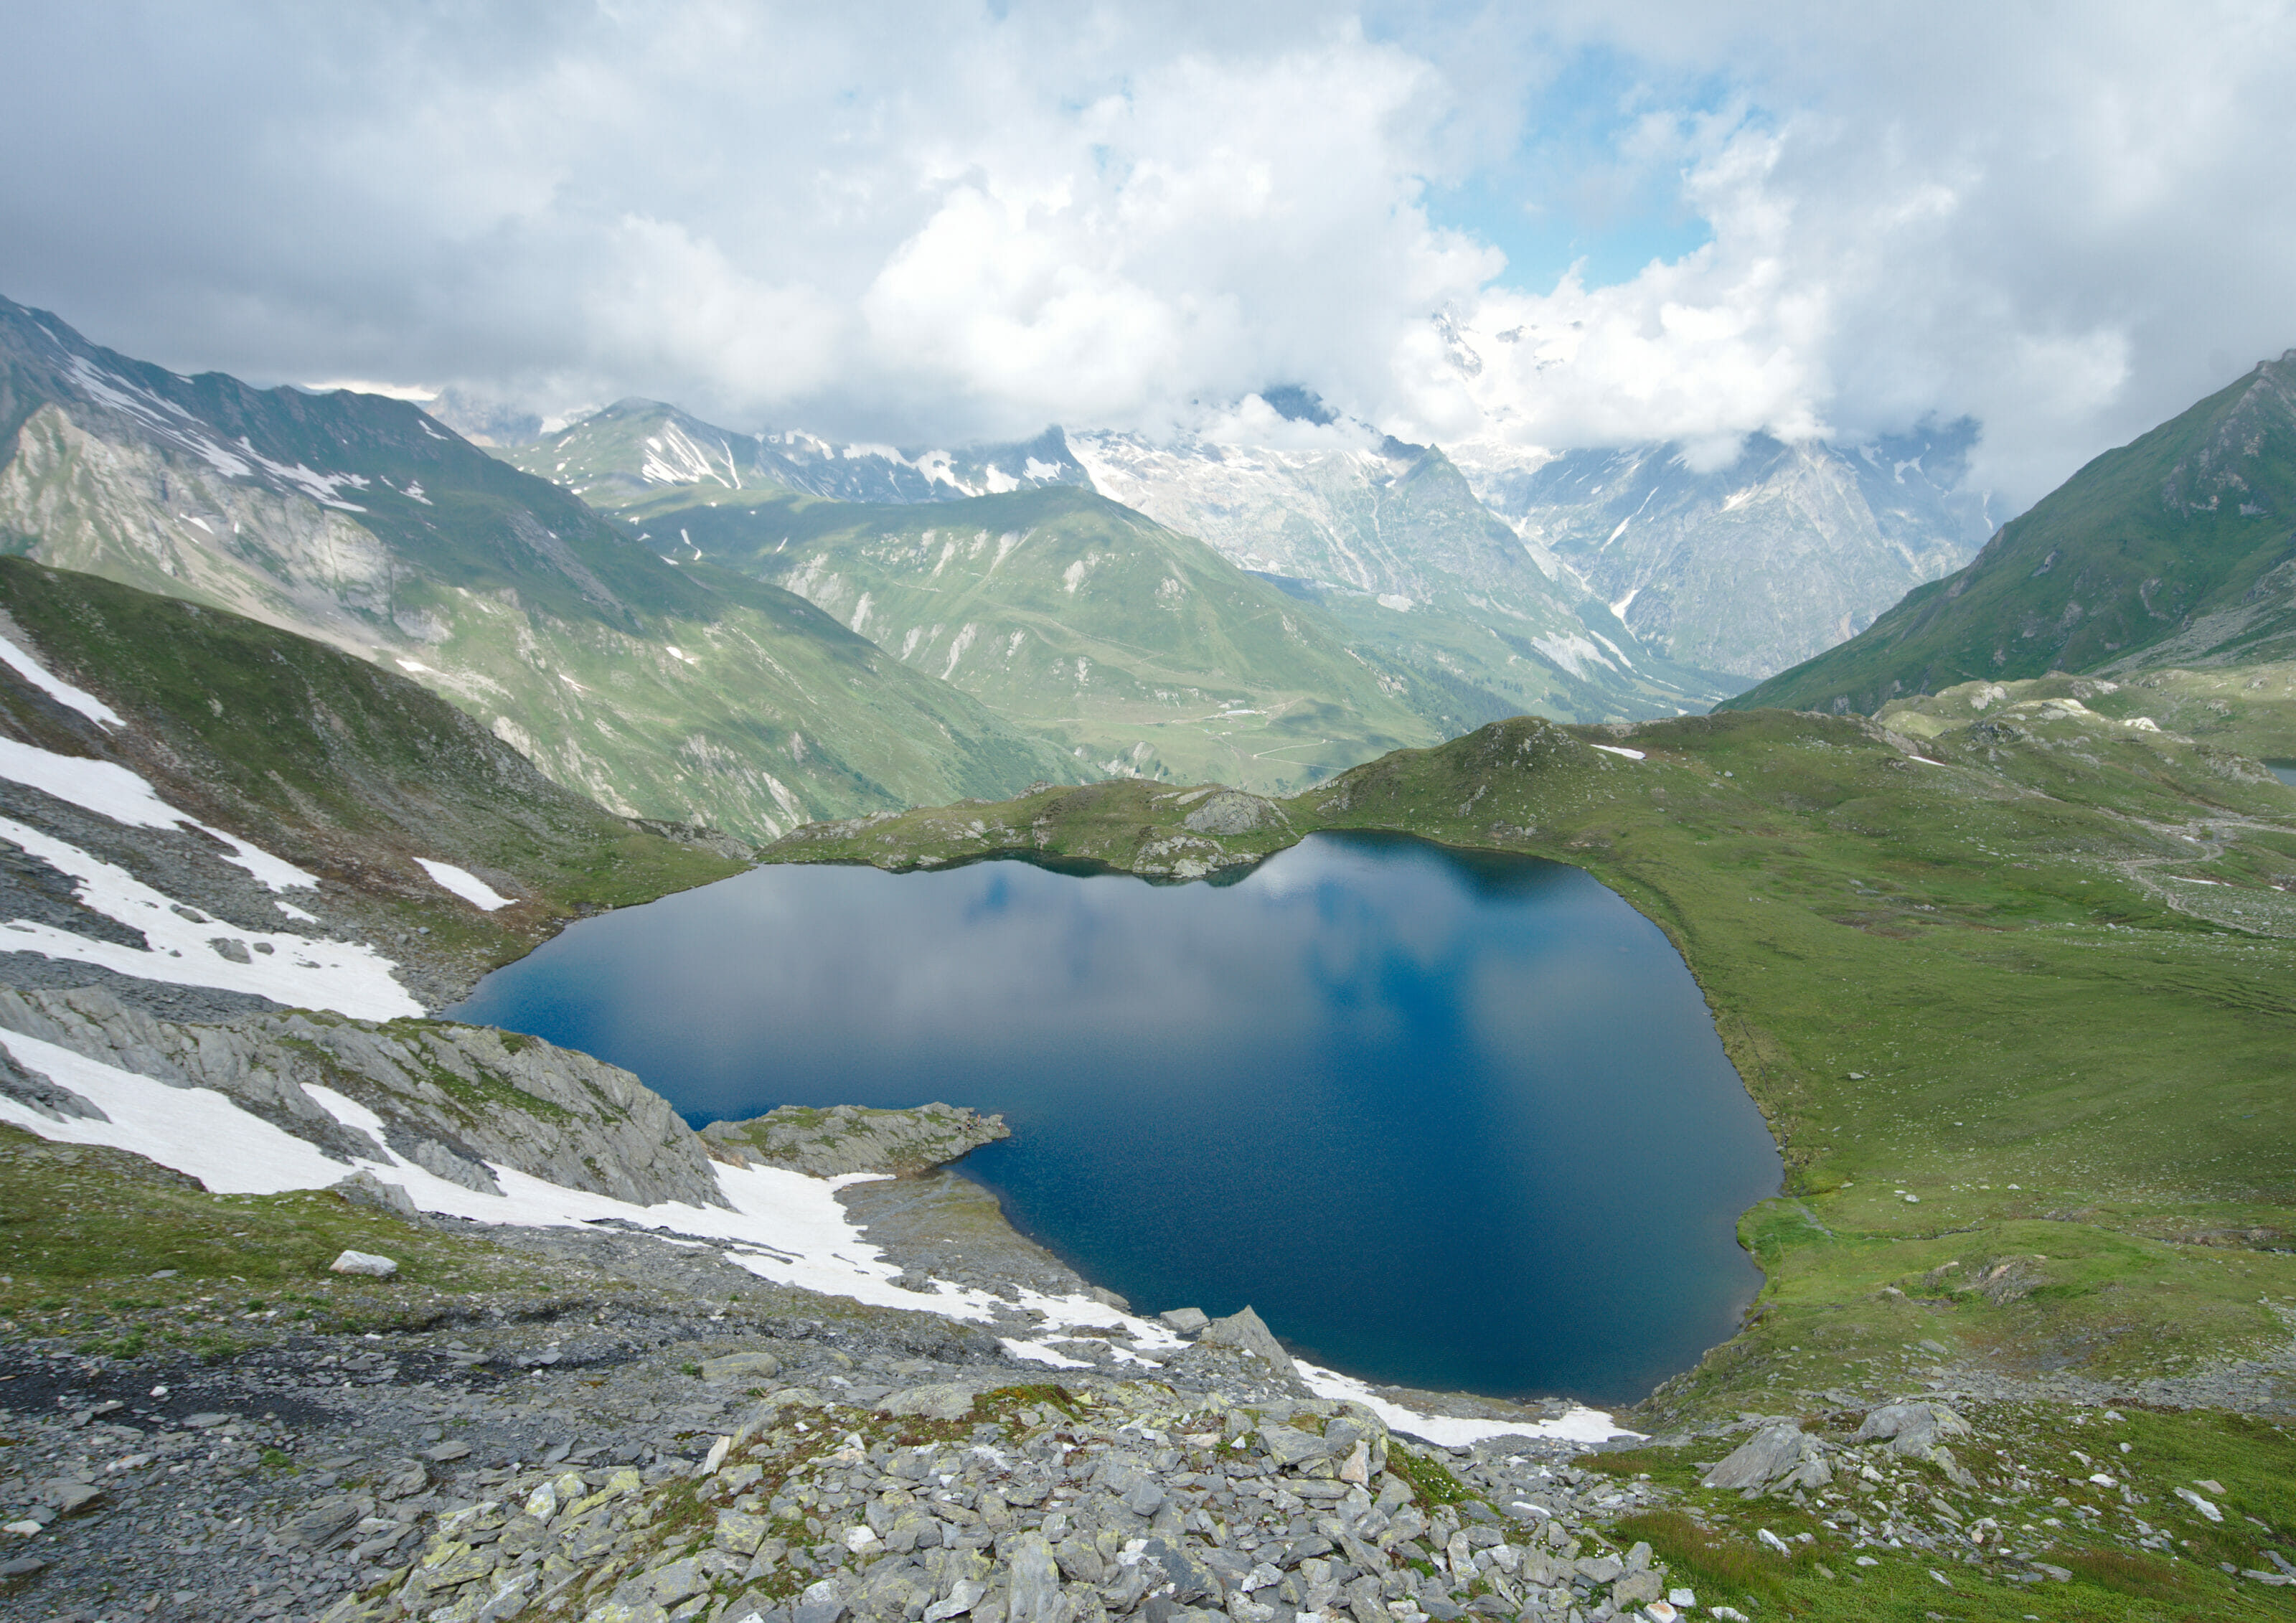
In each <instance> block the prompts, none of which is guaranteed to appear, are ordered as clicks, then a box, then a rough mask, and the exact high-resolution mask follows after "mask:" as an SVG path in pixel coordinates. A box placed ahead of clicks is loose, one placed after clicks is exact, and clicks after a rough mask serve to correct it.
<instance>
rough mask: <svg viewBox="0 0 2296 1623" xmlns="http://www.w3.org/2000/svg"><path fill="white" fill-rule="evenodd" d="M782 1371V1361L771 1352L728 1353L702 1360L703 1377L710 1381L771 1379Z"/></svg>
mask: <svg viewBox="0 0 2296 1623" xmlns="http://www.w3.org/2000/svg"><path fill="white" fill-rule="evenodd" d="M780 1373H782V1361H781V1360H780V1359H779V1358H778V1357H775V1356H774V1355H773V1354H772V1353H769V1352H737V1353H727V1354H726V1356H725V1357H722V1358H704V1359H703V1360H702V1361H701V1378H702V1379H703V1380H704V1381H770V1380H772V1379H773V1378H774V1377H775V1376H776V1375H778V1374H780Z"/></svg>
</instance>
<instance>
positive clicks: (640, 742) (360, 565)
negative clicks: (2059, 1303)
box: [0, 303, 1077, 837]
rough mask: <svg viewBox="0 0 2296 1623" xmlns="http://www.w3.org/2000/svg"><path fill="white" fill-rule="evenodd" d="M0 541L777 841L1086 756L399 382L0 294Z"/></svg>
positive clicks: (1049, 772) (609, 780)
mask: <svg viewBox="0 0 2296 1623" xmlns="http://www.w3.org/2000/svg"><path fill="white" fill-rule="evenodd" d="M0 457H4V459H5V465H4V467H0V546H4V548H5V549H6V550H9V551H13V552H19V553H29V554H30V555H32V556H34V557H37V558H38V559H40V560H41V561H44V562H48V563H53V564H57V565H60V566H63V567H67V568H70V569H76V570H85V571H86V572H88V573H92V574H97V575H102V576H103V577H105V578H110V579H115V580H119V581H123V582H126V583H127V584H130V585H134V586H143V587H144V588H146V589H148V590H152V591H156V592H162V593H166V594H170V595H174V596H180V597H186V598H190V599H193V600H194V601H198V602H208V603H212V604H215V605H217V606H218V607H222V608H226V609H230V610H233V611H236V612H240V613H243V614H247V615H250V616H251V617H253V618H255V619H261V620H264V621H266V622H267V623H269V624H272V625H275V626H281V627H287V628H290V629H292V630H296V631H299V632H302V633H305V634H307V635H313V636H317V637H321V638H323V639H324V640H326V641H328V642H331V643H334V644H336V645H337V646H339V647H341V648H344V649H346V650H348V651H349V652H354V653H357V654H358V655H360V656H361V657H363V658H367V659H372V660H377V661H380V662H386V663H388V664H389V665H390V666H391V667H392V668H396V669H398V670H401V671H404V672H406V674H408V675H411V676H415V677H417V678H418V679H420V680H422V681H423V682H424V683H426V684H430V685H431V686H432V687H434V688H436V689H438V690H439V691H440V692H441V693H445V694H446V695H447V697H449V698H451V699H452V700H453V701H455V703H457V704H459V705H460V706H462V707H463V709H466V710H468V711H470V712H471V714H473V715H476V716H478V717H480V718H481V719H483V720H485V721H486V722H487V723H488V725H490V726H491V727H492V728H493V730H494V732H495V733H496V735H497V736H498V737H501V738H503V739H504V740H506V741H508V742H511V743H512V744H514V745H515V746H517V747H518V748H519V749H520V750H521V751H523V752H524V753H525V754H527V755H528V756H529V758H531V759H533V760H534V761H535V762H536V763H537V765H539V766H542V767H543V769H544V770H545V771H546V772H548V773H549V774H550V775H552V776H553V777H554V778H556V779H557V780H558V781H559V782H561V783H566V784H569V785H571V786H574V787H576V788H578V789H579V790H581V791H584V792H585V793H586V794H588V795H590V796H592V797H593V798H594V799H598V800H599V801H601V802H602V803H603V804H604V805H606V806H607V807H610V808H611V809H614V810H616V811H619V812H624V813H627V814H631V815H643V816H653V817H661V818H666V819H670V820H674V821H696V822H702V823H708V824H715V825H717V826H719V827H722V828H726V829H728V830H733V831H737V832H744V833H754V834H758V835H762V836H766V837H771V836H772V835H773V834H775V833H776V832H780V831H782V830H784V829H787V828H789V827H791V826H792V825H793V824H797V823H801V822H805V821H807V820H808V819H810V818H813V817H816V816H831V815H841V814H847V813H851V812H856V811H869V810H876V809H884V808H888V807H894V806H898V805H903V804H909V803H914V802H917V801H937V800H941V799H949V798H951V797H964V796H968V795H975V794H985V793H996V792H1004V791H1009V790H1011V789H1013V788H1017V787H1019V786H1021V785H1022V784H1025V783H1029V782H1031V781H1033V780H1035V779H1037V778H1043V777H1073V776H1075V775H1077V769H1076V767H1075V766H1073V765H1072V764H1064V763H1063V761H1062V758H1061V757H1060V756H1059V755H1058V754H1057V753H1056V752H1054V751H1053V750H1050V749H1049V748H1047V747H1046V746H1045V745H1043V744H1042V743H1041V742H1037V741H1035V740H1032V739H1029V738H1025V737H1023V736H1022V735H1021V734H1019V733H1017V732H1015V731H1014V730H1013V728H1011V727H1009V726H1007V725H1005V723H1003V722H1001V721H999V720H998V719H997V718H996V717H994V716H992V715H990V714H989V713H988V711H986V710H984V709H981V708H980V706H979V705H977V704H976V703H974V702H973V701H972V700H970V699H967V698H966V697H965V696H964V695H963V694H961V693H956V692H955V691H954V690H952V689H950V688H948V687H947V686H946V685H944V684H939V683H936V682H933V681H931V680H930V679H928V678H925V677H923V676H921V675H919V674H918V673H915V672H913V671H911V670H909V669H907V668H905V667H903V666H901V665H900V664H899V663H898V661H894V660H887V659H885V658H884V657H883V656H882V655H881V654H880V653H879V652H877V650H876V649H875V648H874V647H873V646H872V645H871V644H869V643H867V642H866V641H865V640H864V639H861V638H857V637H855V636H853V635H851V634H850V633H849V632H847V631H846V630H844V629H843V627H840V626H838V625H836V624H835V623H834V622H832V621H831V620H830V619H827V618H826V617H825V616H823V615H822V614H820V613H819V612H818V611H816V610H814V609H813V608H812V607H810V606H809V605H808V604H807V603H805V602H802V601H800V600H798V599H796V598H793V597H791V596H790V595H788V594H784V593H781V592H778V591H775V590H774V589H772V588H770V587H766V586H759V585H758V584H756V583H754V582H749V581H744V580H742V579H740V578H735V577H732V576H724V577H719V578H704V577H703V576H701V575H698V574H697V573H696V572H694V571H690V570H680V569H678V568H676V567H674V566H672V565H671V564H669V563H667V562H665V561H663V560H662V559H661V558H660V557H659V556H657V555H656V554H655V553H652V551H650V550H649V549H647V548H645V547H644V546H642V545H636V544H635V542H634V541H633V540H632V538H631V537H629V535H628V534H627V532H626V531H625V530H624V529H622V528H621V527H619V526H618V525H616V524H614V523H612V522H611V521H608V520H606V519H603V518H602V517H600V516H599V515H598V514H596V513H594V512H592V511H591V510H590V509H589V508H588V507H586V506H585V505H584V504H582V503H581V502H580V501H579V500H578V499H577V498H576V497H574V496H571V495H570V494H569V493H568V492H566V491H565V490H563V489H561V488H558V487H556V486H554V485H553V484H551V483H549V482H548V481H546V480H539V479H536V478H534V477H532V476H530V475H528V474H525V473H521V472H520V471H517V470H516V469H514V468H512V467H510V466H509V465H507V464H506V463H502V462H500V461H497V460H496V459H495V458H493V457H490V456H488V455H486V454H485V453H484V452H482V451H480V449H478V448H477V447H474V446H471V445H470V444H468V443H467V442H465V441H463V440H462V439H459V438H458V437H456V436H455V435H454V434H453V433H451V432H449V431H447V430H444V429H442V428H440V427H439V426H438V425H437V424H436V423H434V422H431V421H430V419H429V418H427V417H426V416H424V415H423V414H422V412H420V411H419V410H417V409H416V408H415V407H414V406H409V405H407V404H406V403H404V402H400V401H395V400H387V399H382V398H377V397H373V396H365V395H355V394H349V393H344V392H338V393H335V394H332V395H325V396H316V395H308V394H304V393H301V392H299V391H297V390H293V389H269V390H258V389H250V388H249V387H248V386H247V385H245V384H243V383H241V382H239V381H237V380H235V379H233V378H228V377H225V376H222V375H220V374H208V375H204V376H201V377H199V378H183V377H178V376H177V375H176V374H175V373H169V372H167V371H165V370H163V369H161V368H159V367H156V366H150V365H143V364H142V363H139V362H135V361H133V360H130V359H128V358H127V357H122V356H119V355H115V354H113V353H112V352H111V351H110V350H106V349H102V348H97V347H95V346H94V345H91V344H89V343H88V342H87V341H86V340H84V339H82V338H81V337H80V336H79V335H78V333H75V332H72V331H71V329H70V328H69V327H67V326H65V325H64V324H62V323H61V322H60V321H58V320H57V319H56V318H55V317H53V316H46V315H44V314H41V313H39V312H35V311H30V310H27V309H24V308H22V307H19V306H16V305H12V304H5V303H0Z"/></svg>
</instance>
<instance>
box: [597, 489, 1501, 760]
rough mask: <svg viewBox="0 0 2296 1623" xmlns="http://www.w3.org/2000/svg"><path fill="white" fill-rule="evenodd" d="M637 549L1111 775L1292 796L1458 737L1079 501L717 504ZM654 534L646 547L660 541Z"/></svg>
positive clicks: (1150, 526) (1137, 523) (1081, 495)
mask: <svg viewBox="0 0 2296 1623" xmlns="http://www.w3.org/2000/svg"><path fill="white" fill-rule="evenodd" d="M718 496H719V499H717V500H716V501H714V502H708V503H701V504H694V505H691V506H683V507H678V506H671V505H669V504H670V503H672V502H673V501H675V500H676V497H675V496H669V495H664V496H659V497H657V498H656V500H655V502H654V503H653V504H650V505H649V506H647V507H645V508H643V509H640V510H638V515H637V516H638V517H639V518H640V520H641V521H642V522H644V525H645V526H646V533H647V534H649V535H651V536H652V537H655V540H656V544H657V545H665V544H666V545H668V546H669V547H670V548H671V549H673V550H674V551H678V552H681V553H688V555H691V553H689V552H688V549H699V550H700V553H702V554H706V555H707V557H708V558H709V560H710V561H712V562H716V563H719V564H723V565H726V566H727V567H730V568H733V569H736V570H744V571H748V572H751V573H754V574H756V575H757V576H758V577H759V578H762V579H766V580H770V581H772V582H774V583H775V584H776V585H778V586H785V587H787V588H788V589H789V590H790V591H791V592H794V593H797V594H799V595H801V596H803V597H805V598H807V599H808V600H809V601H810V602H813V603H816V604H817V605H819V607H820V608H821V609H823V610H824V611H828V612H829V613H832V614H833V615H835V616H837V617H838V619H840V620H842V621H843V622H844V623H845V624H846V625H848V626H849V627H851V628H852V630H853V631H854V632H856V633H857V634H860V635H865V636H869V637H872V638H874V639H875V640H876V642H877V643H878V644H879V646H881V648H883V649H884V650H885V651H886V652H888V653H890V654H891V655H893V656H894V657H896V658H898V659H899V660H905V661H906V662H908V663H909V664H910V665H911V666H913V667H914V668H917V669H918V670H920V671H922V672H926V673H929V674H930V675H931V676H934V677H937V678H940V679H943V680H946V681H947V682H950V683H953V684H955V685H956V686H958V687H960V688H963V689H964V691H965V692H967V693H971V694H972V695H973V696H974V697H976V698H978V699H979V700H980V701H981V702H982V703H983V704H985V705H987V706H988V708H989V709H993V710H995V711H996V713H997V714H998V715H1000V716H1003V717H1005V718H1007V719H1008V720H1010V721H1012V722H1013V723H1014V724H1015V725H1019V726H1021V727H1022V728H1025V729H1026V730H1028V731H1029V732H1031V733H1034V734H1040V735H1042V736H1045V737H1048V738H1053V739H1056V740H1059V741H1060V742H1062V743H1064V744H1066V745H1068V746H1069V747H1070V749H1071V750H1081V751H1082V752H1083V755H1084V756H1085V758H1087V759H1089V760H1090V761H1091V762H1093V763H1095V765H1096V766H1099V767H1100V768H1101V769H1103V770H1104V771H1108V772H1112V773H1125V774H1136V775H1148V776H1155V775H1169V776H1172V777H1175V778H1178V779H1181V780H1184V781H1188V782H1200V781H1207V780H1218V781H1220V782H1225V783H1233V784H1236V785H1239V786H1248V787H1252V788H1262V789H1267V788H1275V787H1279V786H1285V785H1292V786H1296V785H1300V784H1305V783H1311V782H1314V781H1315V780H1316V778H1318V777H1320V776H1322V775H1325V774H1327V773H1330V772H1334V771H1338V770H1341V769H1342V768H1344V767H1347V766H1352V765H1354V764H1355V763H1357V761H1361V760H1365V759H1368V758H1371V757H1373V756H1374V755H1377V754H1380V753H1381V752H1382V751H1384V750H1390V749H1392V748H1395V747H1396V746H1397V745H1398V744H1399V743H1402V742H1406V741H1423V742H1435V741H1436V740H1438V739H1439V738H1441V737H1443V736H1446V735H1447V734H1448V733H1449V732H1456V731H1457V730H1458V729H1457V727H1456V726H1453V727H1449V728H1445V727H1444V726H1442V725H1441V724H1440V722H1439V719H1437V718H1435V717H1430V716H1428V715H1427V714H1425V713H1424V707H1433V708H1436V709H1440V706H1441V701H1442V697H1443V696H1442V695H1441V694H1440V693H1432V692H1431V693H1420V692H1419V684H1416V683H1415V681H1414V679H1412V678H1411V677H1410V676H1407V675H1404V674H1400V673H1398V672H1396V671H1394V670H1392V669H1390V668H1388V667H1387V666H1386V665H1385V663H1384V662H1382V661H1381V660H1377V659H1376V658H1375V657H1374V658H1370V659H1366V658H1364V657H1361V656H1358V655H1356V654H1352V653H1350V652H1349V649H1348V646H1347V638H1346V637H1345V636H1344V635H1342V634H1341V631H1340V630H1339V628H1338V627H1336V626H1334V625H1333V623H1332V622H1331V620H1330V619H1328V617H1326V616H1325V615H1324V614H1323V613H1322V612H1320V611H1318V610H1316V609H1315V608H1314V607H1312V606H1310V605H1308V604H1305V603H1301V602H1298V601H1296V600H1294V599H1293V598H1292V597H1289V596H1287V595H1286V594H1284V593H1283V592H1282V591H1280V590H1279V589H1277V588H1276V587H1275V586H1272V585H1270V584H1268V583H1267V581H1265V580H1262V579H1259V578H1257V577H1254V576H1252V575H1249V574H1247V573H1245V572H1244V571H1243V570H1239V569H1237V568H1236V567H1235V566H1234V564H1232V563H1230V562H1228V561H1226V559H1224V558H1222V557H1221V556H1220V555H1219V554H1218V553H1216V552H1214V551H1213V550H1212V549H1211V548H1210V547H1209V546H1206V545H1204V544H1203V543H1202V542H1201V541H1198V540H1195V539H1194V538H1193V537H1188V536H1183V535H1179V534H1177V533H1175V532H1174V531H1171V530H1169V529H1165V528H1164V527H1163V526H1161V525H1160V524H1157V523H1155V522H1154V521H1152V520H1149V519H1146V518H1144V517H1142V516H1141V515H1140V514H1139V513H1136V512H1133V511H1132V510H1131V509H1129V508H1127V507H1122V506H1119V505H1118V504H1116V503H1114V502H1111V501H1109V500H1107V499H1106V498H1104V497H1103V496H1096V495H1095V494H1094V493H1092V492H1091V491H1089V490H1083V489H1077V488H1062V487H1057V486H1056V487H1052V488H1044V489H1038V490H1029V491H1019V492H1014V493H1012V494H1009V495H1005V496H981V497H979V498H976V499H973V500H971V501H965V502H957V503H941V504H932V505H930V506H925V505H914V504H912V505H896V506H886V505H871V504H860V503H837V502H821V501H810V500H807V499H804V498H791V497H780V498H770V499H765V500H742V499H741V498H739V497H737V496H734V495H733V494H732V493H730V492H720V493H718ZM663 537H668V538H669V539H668V541H667V543H664V541H663V539H662V538H663Z"/></svg>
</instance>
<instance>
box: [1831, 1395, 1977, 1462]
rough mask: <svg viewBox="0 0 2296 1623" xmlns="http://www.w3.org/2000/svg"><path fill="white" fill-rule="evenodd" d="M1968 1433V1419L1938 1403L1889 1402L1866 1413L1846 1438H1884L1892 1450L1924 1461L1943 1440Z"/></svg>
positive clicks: (1868, 1439)
mask: <svg viewBox="0 0 2296 1623" xmlns="http://www.w3.org/2000/svg"><path fill="white" fill-rule="evenodd" d="M1971 1435H1972V1432H1971V1430H1970V1429H1969V1422H1967V1421H1965V1420H1964V1419H1962V1417H1961V1416H1960V1415H1958V1414H1955V1413H1954V1412H1953V1411H1952V1410H1951V1409H1948V1408H1947V1407H1946V1406H1945V1405H1943V1404H1941V1403H1890V1404H1884V1405H1882V1406H1881V1407H1880V1408H1878V1409H1875V1410H1874V1411H1873V1412H1872V1413H1870V1414H1867V1415H1866V1419H1865V1421H1864V1422H1862V1423H1861V1424H1860V1425H1859V1426H1858V1428H1857V1431H1856V1433H1855V1434H1853V1435H1852V1436H1851V1438H1850V1439H1849V1440H1850V1441H1851V1442H1853V1443H1870V1442H1874V1441H1876V1440H1877V1439H1884V1438H1886V1439H1889V1444H1890V1450H1891V1451H1892V1452H1893V1453H1897V1454H1902V1455H1906V1456H1907V1457H1908V1458H1911V1459H1916V1460H1925V1459H1927V1458H1929V1457H1930V1454H1931V1450H1932V1449H1934V1448H1935V1447H1937V1445H1938V1444H1939V1441H1940V1440H1942V1439H1946V1438H1949V1437H1968V1436H1971Z"/></svg>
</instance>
